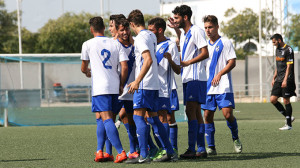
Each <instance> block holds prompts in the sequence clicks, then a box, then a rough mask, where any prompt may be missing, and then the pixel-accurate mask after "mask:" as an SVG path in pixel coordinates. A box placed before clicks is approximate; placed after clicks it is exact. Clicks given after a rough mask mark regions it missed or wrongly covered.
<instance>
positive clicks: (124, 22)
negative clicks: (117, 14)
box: [115, 18, 129, 30]
mask: <svg viewBox="0 0 300 168" xmlns="http://www.w3.org/2000/svg"><path fill="white" fill-rule="evenodd" d="M115 25H116V29H117V30H119V26H120V25H122V26H123V27H125V28H126V27H129V22H128V20H127V19H124V18H122V19H117V20H116V21H115Z"/></svg>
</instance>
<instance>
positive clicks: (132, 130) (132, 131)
mask: <svg viewBox="0 0 300 168" xmlns="http://www.w3.org/2000/svg"><path fill="white" fill-rule="evenodd" d="M124 125H125V127H127V126H126V125H127V124H124ZM126 129H127V128H126ZM127 133H128V138H129V145H130V153H133V152H135V150H136V147H137V146H138V144H137V143H138V142H137V140H136V138H137V137H136V127H135V125H129V124H128V130H127Z"/></svg>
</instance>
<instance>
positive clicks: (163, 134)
mask: <svg viewBox="0 0 300 168" xmlns="http://www.w3.org/2000/svg"><path fill="white" fill-rule="evenodd" d="M151 118H152V119H153V120H151V119H150V121H151V122H152V123H150V122H149V120H148V119H149V118H148V119H147V120H148V122H149V123H150V124H151V125H152V127H153V129H154V133H155V134H157V135H158V136H157V138H158V139H159V140H160V143H161V144H162V146H163V148H165V149H166V151H167V153H168V154H173V153H174V150H173V148H172V145H171V143H170V141H169V139H168V136H167V131H166V129H165V127H164V125H163V124H162V123H161V122H160V120H159V118H158V116H155V117H151Z"/></svg>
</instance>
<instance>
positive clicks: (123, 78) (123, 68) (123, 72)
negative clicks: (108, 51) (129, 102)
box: [119, 61, 128, 95]
mask: <svg viewBox="0 0 300 168" xmlns="http://www.w3.org/2000/svg"><path fill="white" fill-rule="evenodd" d="M120 65H121V75H120V89H119V91H120V93H119V94H120V95H122V93H123V88H124V86H125V82H126V79H127V76H128V64H127V61H122V62H120Z"/></svg>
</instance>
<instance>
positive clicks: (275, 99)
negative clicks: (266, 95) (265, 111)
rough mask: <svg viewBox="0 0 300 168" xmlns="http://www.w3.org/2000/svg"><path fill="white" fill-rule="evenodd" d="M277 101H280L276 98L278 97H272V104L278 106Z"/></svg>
mask: <svg viewBox="0 0 300 168" xmlns="http://www.w3.org/2000/svg"><path fill="white" fill-rule="evenodd" d="M277 100H278V97H276V96H271V97H270V102H271V103H272V104H276V103H277Z"/></svg>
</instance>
